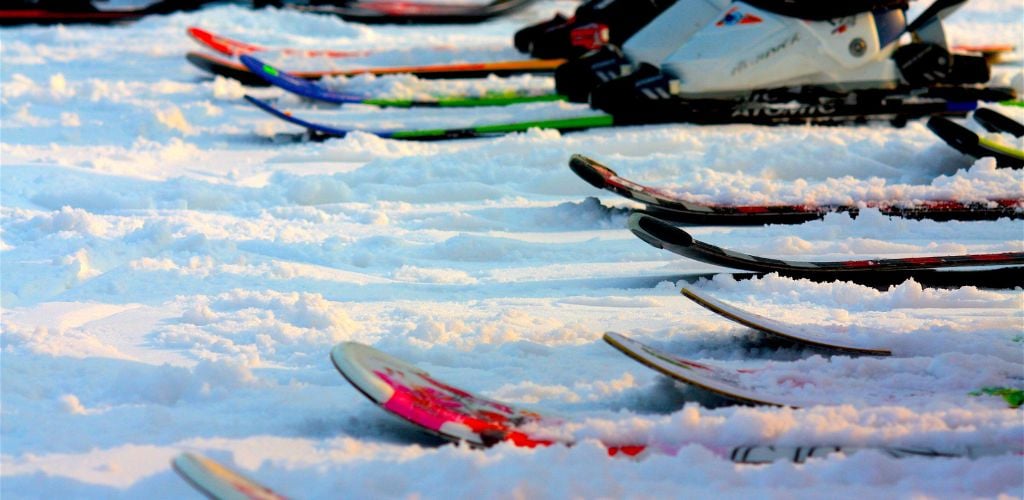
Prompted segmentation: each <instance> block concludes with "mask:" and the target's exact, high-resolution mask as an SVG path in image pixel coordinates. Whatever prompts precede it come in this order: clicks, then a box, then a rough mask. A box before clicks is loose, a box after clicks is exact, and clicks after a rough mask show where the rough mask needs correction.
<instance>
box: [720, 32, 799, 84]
mask: <svg viewBox="0 0 1024 500" xmlns="http://www.w3.org/2000/svg"><path fill="white" fill-rule="evenodd" d="M799 41H800V34H799V33H794V34H793V36H791V37H789V38H787V39H785V40H783V41H782V42H781V43H779V44H778V45H775V46H774V47H771V48H769V49H768V50H766V51H764V52H762V53H760V54H758V55H757V57H755V58H753V59H748V60H743V61H740V62H739V63H737V64H736V66H735V67H734V68H733V69H732V72H731V73H730V74H731V75H733V76H735V75H736V74H737V73H739V72H741V71H744V70H746V69H747V68H749V67H751V66H754V65H756V64H758V63H760V62H763V61H765V60H767V59H768V58H770V57H772V56H774V55H776V54H778V53H779V52H782V51H783V50H786V49H787V48H789V47H791V46H793V45H795V44H796V42H799Z"/></svg>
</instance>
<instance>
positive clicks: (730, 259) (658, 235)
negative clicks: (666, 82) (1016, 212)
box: [629, 213, 1024, 278]
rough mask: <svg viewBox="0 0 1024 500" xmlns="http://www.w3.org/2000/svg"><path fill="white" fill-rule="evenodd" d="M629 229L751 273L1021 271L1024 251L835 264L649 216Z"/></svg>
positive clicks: (635, 217)
mask: <svg viewBox="0 0 1024 500" xmlns="http://www.w3.org/2000/svg"><path fill="white" fill-rule="evenodd" d="M629 230H630V231H632V232H633V234H635V235H636V236H637V237H638V238H640V239H641V240H643V241H644V242H646V243H648V244H650V245H651V246H653V247H655V248H661V249H664V250H668V251H670V252H672V253H675V254H678V255H682V256H683V257H687V258H690V259H693V260H696V261H699V262H704V263H707V264H713V265H716V266H722V267H729V268H733V269H743V270H747V271H754V272H765V273H771V272H778V273H784V274H787V275H805V276H809V275H818V276H821V275H825V276H834V277H837V278H838V277H842V276H845V275H856V274H861V273H904V272H911V273H912V272H919V271H930V270H936V269H943V268H958V267H976V266H989V267H1006V268H1009V269H1014V270H1017V271H1019V270H1021V269H1022V268H1021V267H1020V266H1024V252H1002V253H992V254H967V255H950V256H935V257H910V258H902V259H862V260H848V261H837V262H803V261H785V260H778V259H769V258H765V257H757V256H753V255H747V254H745V253H741V252H737V251H735V250H728V249H724V248H719V247H717V246H714V245H710V244H707V243H704V242H703V241H700V240H696V239H694V238H693V237H692V236H690V234H689V233H687V232H686V231H683V230H682V229H679V228H678V227H676V226H673V225H671V224H669V223H667V222H665V221H662V220H660V219H657V218H655V217H651V216H650V215H645V214H638V213H634V214H632V215H631V216H630V217H629Z"/></svg>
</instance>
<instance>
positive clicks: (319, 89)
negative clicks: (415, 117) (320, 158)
mask: <svg viewBox="0 0 1024 500" xmlns="http://www.w3.org/2000/svg"><path fill="white" fill-rule="evenodd" d="M239 60H240V61H241V62H242V64H244V65H245V67H246V68H248V69H249V71H252V72H253V74H256V75H258V76H260V77H262V78H263V79H264V80H266V81H267V83H269V84H271V85H273V86H275V87H279V88H282V89H284V90H287V91H288V92H291V93H293V94H296V95H299V96H302V97H305V98H307V99H313V100H317V101H323V102H329V103H332V104H371V105H374V106H381V107H396V108H409V107H433V108H456V107H476V106H506V105H509V104H521V103H528V102H549V101H562V100H565V98H564V97H563V96H560V95H558V94H552V93H548V94H529V93H523V92H518V93H517V92H503V93H494V94H486V95H483V96H480V97H439V98H436V99H432V100H411V99H380V98H373V97H371V96H367V95H363V94H352V93H346V92H338V91H335V90H331V89H329V88H327V87H326V86H324V85H321V84H320V83H317V82H315V81H312V80H307V79H304V78H299V77H297V76H294V75H291V74H289V73H287V72H285V71H282V70H280V69H277V68H275V67H273V66H271V65H269V64H267V63H265V62H263V61H261V60H259V59H257V58H255V57H252V56H249V55H242V56H241V57H240V58H239Z"/></svg>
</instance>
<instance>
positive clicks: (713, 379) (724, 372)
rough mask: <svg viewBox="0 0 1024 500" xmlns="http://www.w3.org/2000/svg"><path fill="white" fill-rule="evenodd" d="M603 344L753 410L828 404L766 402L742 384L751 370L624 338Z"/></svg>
mask: <svg viewBox="0 0 1024 500" xmlns="http://www.w3.org/2000/svg"><path fill="white" fill-rule="evenodd" d="M603 338H604V341H605V342H607V343H608V344H609V345H611V346H612V347H614V348H616V349H618V350H619V352H621V353H623V354H625V355H626V356H629V357H630V358H632V359H634V360H636V361H638V362H639V363H640V364H642V365H644V366H646V367H648V368H651V369H653V370H655V371H658V372H660V373H661V374H663V375H665V376H667V377H670V378H672V379H674V380H677V381H679V382H683V383H684V384H688V385H692V386H694V387H698V388H700V389H703V390H705V391H708V392H711V393H713V394H716V395H718V396H721V397H724V398H726V399H729V400H731V401H734V402H737V403H740V404H746V405H752V406H789V407H792V408H800V407H803V406H815V405H817V404H828V402H824V401H802V400H796V399H788V398H767V397H764V396H763V395H762V394H760V393H759V391H757V390H756V389H754V388H751V387H747V386H745V385H743V384H742V382H740V377H739V375H740V374H741V373H753V371H752V370H730V369H727V368H722V367H718V366H714V365H711V364H707V363H698V362H696V361H690V360H688V359H683V358H680V357H677V356H673V355H671V354H668V353H665V352H663V351H659V350H658V349H655V348H653V347H650V346H648V345H645V344H642V343H640V342H637V341H635V340H633V339H631V338H629V337H627V336H625V335H622V334H618V333H614V332H608V333H606V334H604V337H603Z"/></svg>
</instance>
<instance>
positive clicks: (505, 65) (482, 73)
mask: <svg viewBox="0 0 1024 500" xmlns="http://www.w3.org/2000/svg"><path fill="white" fill-rule="evenodd" d="M185 59H187V60H188V61H189V62H190V63H192V64H193V65H195V66H196V67H197V68H199V69H201V70H203V71H206V72H207V73H212V74H214V75H220V76H226V77H228V78H234V79H236V80H238V81H240V82H242V83H244V84H246V85H262V86H266V85H267V82H266V81H265V80H264V79H263V78H261V77H259V76H257V75H254V74H253V73H252V72H251V71H249V68H246V67H245V65H243V64H242V63H240V62H235V61H232V60H230V59H225V58H224V57H222V56H216V55H212V54H207V53H204V52H189V53H188V54H186V55H185ZM563 62H565V61H564V60H563V59H523V60H517V61H495V62H483V63H461V64H435V65H428V66H386V67H379V68H372V67H371V68H346V69H330V70H323V71H290V73H291V74H292V75H294V76H296V77H299V78H304V79H307V80H317V79H320V78H324V77H327V76H356V75H363V74H369V75H377V76H381V75H399V74H410V75H414V76H417V77H420V78H486V77H487V76H489V75H497V76H511V75H525V74H546V73H553V72H554V71H555V68H557V67H558V66H560V65H561V64H562V63H563Z"/></svg>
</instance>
